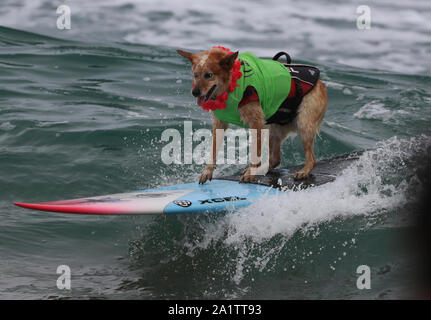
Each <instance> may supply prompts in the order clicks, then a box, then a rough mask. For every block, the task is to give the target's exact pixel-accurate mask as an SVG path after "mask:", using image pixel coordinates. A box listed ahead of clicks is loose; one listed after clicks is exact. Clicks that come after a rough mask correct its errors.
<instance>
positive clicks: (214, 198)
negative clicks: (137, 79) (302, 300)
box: [14, 151, 363, 215]
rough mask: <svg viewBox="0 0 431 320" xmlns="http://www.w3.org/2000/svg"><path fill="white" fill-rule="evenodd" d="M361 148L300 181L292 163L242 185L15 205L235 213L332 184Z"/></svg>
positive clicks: (235, 179)
mask: <svg viewBox="0 0 431 320" xmlns="http://www.w3.org/2000/svg"><path fill="white" fill-rule="evenodd" d="M362 152H363V151H358V152H353V153H351V154H345V155H342V156H338V157H334V158H330V159H325V160H321V161H319V162H318V163H317V165H316V166H315V167H314V169H313V171H312V173H311V175H310V176H309V177H308V178H307V179H304V180H294V179H293V173H294V172H296V171H298V170H299V169H300V168H301V166H292V167H288V168H283V169H274V170H270V171H269V172H268V173H267V174H266V175H265V176H259V177H257V178H256V179H255V181H254V182H253V183H240V182H239V179H240V177H239V176H225V177H218V178H215V179H213V180H212V181H209V182H207V183H205V184H203V185H199V184H198V183H197V182H196V183H186V184H177V185H172V186H167V187H159V188H153V189H147V190H138V191H132V192H128V193H119V194H111V195H105V196H97V197H87V198H79V199H72V200H61V201H50V202H39V203H21V202H14V204H15V205H17V206H20V207H23V208H27V209H33V210H41V211H51V212H61V213H74V214H90V215H91V214H98V215H147V214H182V213H190V214H199V213H208V212H212V213H218V212H226V211H235V210H238V209H240V208H244V207H247V206H249V205H250V204H252V203H253V202H254V201H256V200H257V199H260V198H262V197H264V196H271V195H275V194H276V193H277V192H289V191H290V192H294V191H298V190H302V189H305V188H309V187H316V186H320V185H323V184H326V183H329V182H332V181H334V180H335V179H336V177H337V175H338V174H340V173H341V172H342V170H343V169H345V168H346V167H348V166H349V165H350V164H351V163H352V162H354V161H356V160H357V159H358V158H359V156H360V154H362Z"/></svg>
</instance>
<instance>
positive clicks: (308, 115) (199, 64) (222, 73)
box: [177, 48, 328, 183]
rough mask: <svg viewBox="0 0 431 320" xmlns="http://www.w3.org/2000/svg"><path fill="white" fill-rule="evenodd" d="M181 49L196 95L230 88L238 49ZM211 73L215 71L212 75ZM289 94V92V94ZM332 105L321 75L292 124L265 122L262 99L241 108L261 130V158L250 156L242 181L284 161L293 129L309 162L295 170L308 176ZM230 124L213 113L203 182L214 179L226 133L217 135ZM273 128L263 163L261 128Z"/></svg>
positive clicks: (247, 121)
mask: <svg viewBox="0 0 431 320" xmlns="http://www.w3.org/2000/svg"><path fill="white" fill-rule="evenodd" d="M177 52H178V53H179V54H180V55H182V56H183V57H185V58H187V59H188V60H189V61H190V62H191V63H192V72H193V76H194V81H195V86H194V88H193V90H192V94H193V96H195V97H197V98H201V99H216V98H217V97H218V96H220V95H221V94H223V93H224V92H226V91H227V90H228V87H229V84H230V82H231V73H232V67H233V64H234V62H235V60H236V58H237V57H238V52H236V53H234V54H228V53H227V52H226V51H223V50H221V49H218V48H213V49H210V50H207V51H204V52H201V53H190V52H185V51H182V50H177ZM208 75H211V76H210V77H208ZM214 85H216V89H215V90H214V92H213V93H212V94H211V96H209V97H207V96H206V95H207V93H208V92H209V90H210V89H211V88H212V87H213V86H214ZM286 96H287V94H286ZM327 106H328V97H327V94H326V88H325V85H324V84H323V82H322V81H320V79H319V80H318V81H317V83H316V85H315V86H314V88H313V89H312V90H311V91H310V92H309V93H308V94H307V95H306V96H305V97H304V98H303V100H302V102H301V104H300V105H299V108H298V114H297V116H296V118H295V119H294V120H293V121H292V122H291V123H289V124H286V125H280V124H269V125H267V124H265V115H264V113H263V110H262V108H261V106H260V103H259V102H258V101H252V102H249V103H247V104H245V105H242V106H241V107H239V108H238V111H239V116H240V119H241V121H243V122H244V123H245V124H247V125H248V126H249V128H250V129H256V130H257V139H253V141H252V144H253V143H254V144H255V145H254V146H253V145H252V148H256V149H254V150H257V159H253V158H252V159H250V166H249V167H248V168H247V169H246V170H244V171H243V173H242V176H241V180H240V181H241V182H251V181H253V180H254V178H255V175H264V174H266V173H267V172H268V170H269V169H272V168H275V167H277V166H278V165H279V164H280V163H281V150H280V149H281V144H282V143H283V141H284V140H285V139H286V138H287V136H288V135H289V134H291V133H298V134H299V136H300V137H301V142H302V146H303V148H304V151H305V165H304V167H303V168H302V169H301V170H299V171H298V172H296V173H295V174H294V178H295V179H303V178H306V177H307V176H308V175H309V173H310V172H311V170H312V169H313V167H314V165H315V164H316V158H315V156H314V140H315V137H316V134H317V133H318V131H319V128H320V125H321V123H322V121H323V117H324V115H325V112H326V109H327ZM227 127H228V124H227V123H225V122H223V121H221V120H219V119H217V117H215V115H214V113H213V138H212V152H211V159H212V163H210V164H207V165H206V166H205V169H204V170H203V172H202V174H201V176H200V179H199V183H205V182H206V181H207V180H211V179H212V176H213V171H214V168H215V164H216V158H217V151H218V150H219V147H220V144H221V143H220V142H219V143H217V141H220V140H222V137H218V138H216V130H217V129H222V130H218V132H220V131H222V132H224V130H226V129H227ZM264 128H268V129H269V163H268V162H267V163H265V164H261V162H260V157H261V144H262V143H263V142H262V141H261V139H260V138H261V130H262V129H264Z"/></svg>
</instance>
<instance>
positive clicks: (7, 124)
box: [0, 121, 16, 131]
mask: <svg viewBox="0 0 431 320" xmlns="http://www.w3.org/2000/svg"><path fill="white" fill-rule="evenodd" d="M15 128H16V126H15V125H14V124H12V123H10V122H9V121H7V122H3V123H2V124H0V130H2V131H10V130H13V129H15Z"/></svg>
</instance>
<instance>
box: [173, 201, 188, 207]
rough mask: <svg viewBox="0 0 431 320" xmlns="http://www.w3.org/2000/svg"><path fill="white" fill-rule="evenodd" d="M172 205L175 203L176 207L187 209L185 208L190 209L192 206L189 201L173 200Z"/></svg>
mask: <svg viewBox="0 0 431 320" xmlns="http://www.w3.org/2000/svg"><path fill="white" fill-rule="evenodd" d="M173 203H175V204H176V205H177V206H180V207H183V208H187V207H190V206H191V205H192V202H191V201H189V200H175V201H173Z"/></svg>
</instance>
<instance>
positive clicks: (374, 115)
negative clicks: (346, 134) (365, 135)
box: [353, 100, 409, 122]
mask: <svg viewBox="0 0 431 320" xmlns="http://www.w3.org/2000/svg"><path fill="white" fill-rule="evenodd" d="M408 114H409V112H408V111H405V110H390V109H388V108H386V106H385V104H384V103H382V102H379V101H378V100H373V101H371V102H368V103H367V104H365V105H364V106H362V107H361V108H360V109H359V110H358V111H357V112H356V113H354V114H353V116H354V117H355V118H358V119H371V120H381V121H383V122H388V121H389V120H396V118H397V117H398V116H401V117H403V116H405V115H408Z"/></svg>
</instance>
